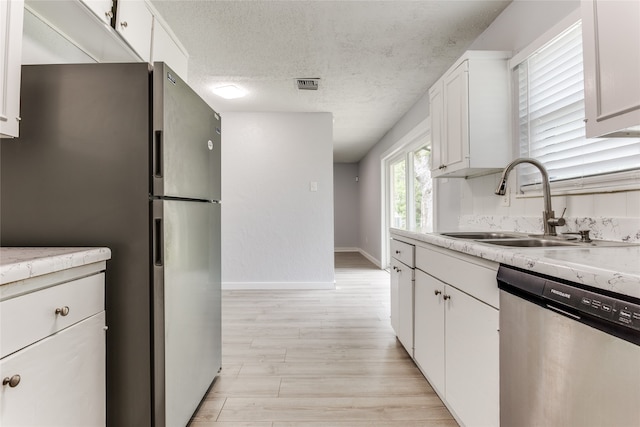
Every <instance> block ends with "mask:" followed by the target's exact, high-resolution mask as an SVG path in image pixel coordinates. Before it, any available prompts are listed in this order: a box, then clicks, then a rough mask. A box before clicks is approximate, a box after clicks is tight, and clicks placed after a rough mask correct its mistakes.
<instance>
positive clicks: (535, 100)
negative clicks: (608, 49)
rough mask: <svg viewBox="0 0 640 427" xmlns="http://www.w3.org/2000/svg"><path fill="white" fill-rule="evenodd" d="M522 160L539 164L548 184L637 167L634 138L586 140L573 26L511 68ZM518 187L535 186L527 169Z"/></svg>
mask: <svg viewBox="0 0 640 427" xmlns="http://www.w3.org/2000/svg"><path fill="white" fill-rule="evenodd" d="M514 78H515V82H516V89H517V102H518V104H517V105H518V111H517V114H518V139H519V152H520V156H521V157H534V158H536V159H538V160H539V161H540V162H542V163H543V164H544V165H545V167H546V168H547V170H548V172H549V177H550V180H551V181H562V180H570V179H576V178H578V179H579V180H578V181H576V182H574V184H573V186H574V187H579V186H581V185H582V183H581V180H582V179H583V178H586V177H592V176H598V175H603V174H610V173H613V172H621V171H626V170H631V169H638V165H640V139H639V138H592V139H587V138H586V137H585V126H584V117H585V113H584V77H583V70H582V31H581V24H580V23H579V22H578V23H576V24H574V25H572V26H571V27H569V28H568V29H567V30H566V31H564V32H562V33H561V34H560V35H558V36H557V37H556V38H554V39H553V40H551V41H550V42H548V43H547V44H545V45H543V46H542V47H541V48H540V49H538V50H537V51H535V52H534V53H533V54H531V55H530V56H528V57H527V58H526V59H524V60H523V61H522V62H520V63H519V64H518V65H517V66H516V67H515V68H514ZM518 172H519V175H518V176H519V178H518V180H519V184H520V185H521V186H527V185H530V184H534V183H537V182H540V174H539V173H538V171H537V170H536V169H535V168H534V167H531V166H528V165H527V166H526V167H525V166H524V165H523V167H520V168H518Z"/></svg>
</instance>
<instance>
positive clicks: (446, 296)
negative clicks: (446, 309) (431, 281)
mask: <svg viewBox="0 0 640 427" xmlns="http://www.w3.org/2000/svg"><path fill="white" fill-rule="evenodd" d="M442 298H444V299H445V300H447V299H451V295H442Z"/></svg>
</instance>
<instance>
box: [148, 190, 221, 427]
mask: <svg viewBox="0 0 640 427" xmlns="http://www.w3.org/2000/svg"><path fill="white" fill-rule="evenodd" d="M152 203H153V207H152V209H153V218H152V220H153V228H154V230H153V264H154V297H153V300H154V306H153V311H154V316H153V317H154V377H155V378H154V406H155V420H154V425H156V426H178V425H186V424H187V423H188V422H189V420H190V418H191V416H192V415H193V413H194V411H195V410H196V409H197V407H198V405H199V403H200V401H201V400H202V398H203V397H204V395H205V393H206V392H207V390H208V388H209V386H210V385H211V383H212V382H213V380H214V378H215V376H216V374H217V373H218V372H219V370H220V367H221V314H220V280H221V278H220V205H219V204H216V203H206V202H196V201H183V200H154V201H153V202H152Z"/></svg>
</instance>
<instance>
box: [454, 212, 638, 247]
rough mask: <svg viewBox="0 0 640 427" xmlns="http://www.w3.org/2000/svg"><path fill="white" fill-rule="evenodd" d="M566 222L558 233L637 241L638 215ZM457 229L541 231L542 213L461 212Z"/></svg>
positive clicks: (568, 220)
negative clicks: (634, 216)
mask: <svg viewBox="0 0 640 427" xmlns="http://www.w3.org/2000/svg"><path fill="white" fill-rule="evenodd" d="M565 219H566V220H567V225H566V226H564V227H558V228H557V231H558V232H559V233H569V232H577V231H579V230H590V231H591V237H592V238H594V239H600V240H615V241H623V242H636V243H640V218H612V217H567V218H565ZM460 230H503V231H504V230H508V231H518V232H523V233H542V230H543V226H542V216H538V217H529V216H497V215H496V216H491V215H462V216H460Z"/></svg>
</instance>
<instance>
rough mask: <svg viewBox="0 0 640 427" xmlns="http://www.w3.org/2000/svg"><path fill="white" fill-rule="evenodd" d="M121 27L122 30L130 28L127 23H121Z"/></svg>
mask: <svg viewBox="0 0 640 427" xmlns="http://www.w3.org/2000/svg"><path fill="white" fill-rule="evenodd" d="M120 26H121V27H122V28H127V27H128V26H129V24H127V21H122V22H121V23H120Z"/></svg>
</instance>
